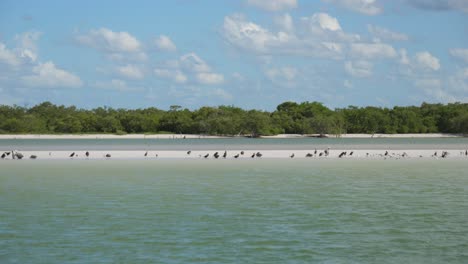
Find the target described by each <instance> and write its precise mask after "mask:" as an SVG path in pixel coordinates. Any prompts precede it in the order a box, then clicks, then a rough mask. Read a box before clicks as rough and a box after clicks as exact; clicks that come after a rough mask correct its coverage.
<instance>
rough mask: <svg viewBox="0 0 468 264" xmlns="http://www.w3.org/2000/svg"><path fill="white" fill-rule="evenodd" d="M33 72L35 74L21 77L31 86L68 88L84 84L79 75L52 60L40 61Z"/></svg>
mask: <svg viewBox="0 0 468 264" xmlns="http://www.w3.org/2000/svg"><path fill="white" fill-rule="evenodd" d="M32 72H33V73H34V74H33V75H27V76H23V77H21V80H22V81H23V83H24V84H25V85H27V86H30V87H45V88H62V87H64V88H68V87H80V86H82V84H83V82H82V81H81V79H80V78H79V77H78V76H76V75H74V74H72V73H69V72H67V71H65V70H62V69H60V68H57V67H56V66H55V64H54V63H52V62H51V61H48V62H46V63H39V64H38V65H37V66H35V67H34V68H33V70H32Z"/></svg>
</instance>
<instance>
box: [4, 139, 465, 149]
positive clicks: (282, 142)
mask: <svg viewBox="0 0 468 264" xmlns="http://www.w3.org/2000/svg"><path fill="white" fill-rule="evenodd" d="M327 147H331V148H332V149H333V148H337V149H340V148H342V147H345V148H346V149H389V150H392V149H393V150H403V149H441V148H442V149H447V150H448V149H468V138H372V139H369V138H284V139H259V138H256V139H252V138H220V139H203V138H202V139H0V151H2V150H3V151H8V150H12V149H17V150H77V151H78V150H141V149H146V150H187V149H192V150H225V149H228V150H231V149H236V150H239V149H244V150H252V149H253V150H272V149H274V150H282V149H288V150H289V149H302V150H307V149H315V148H317V149H324V148H327Z"/></svg>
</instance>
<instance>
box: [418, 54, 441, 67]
mask: <svg viewBox="0 0 468 264" xmlns="http://www.w3.org/2000/svg"><path fill="white" fill-rule="evenodd" d="M415 63H416V64H417V66H418V67H420V68H422V69H425V70H432V71H437V70H439V69H440V63H439V59H438V58H436V57H434V56H432V54H430V53H429V52H427V51H423V52H418V53H416V55H415Z"/></svg>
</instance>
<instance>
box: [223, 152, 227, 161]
mask: <svg viewBox="0 0 468 264" xmlns="http://www.w3.org/2000/svg"><path fill="white" fill-rule="evenodd" d="M226 157H227V151H224V154H223V159H225V158H226Z"/></svg>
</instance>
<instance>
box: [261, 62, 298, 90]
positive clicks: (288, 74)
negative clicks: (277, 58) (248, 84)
mask: <svg viewBox="0 0 468 264" xmlns="http://www.w3.org/2000/svg"><path fill="white" fill-rule="evenodd" d="M298 75H299V71H298V70H297V69H296V68H294V67H290V66H286V67H279V68H270V69H266V70H265V76H266V77H267V78H268V79H269V80H270V81H271V82H272V83H274V84H276V85H281V86H294V85H295V84H296V79H297V78H298Z"/></svg>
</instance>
